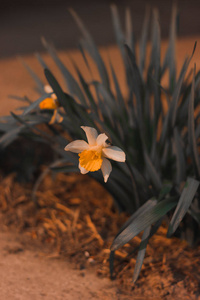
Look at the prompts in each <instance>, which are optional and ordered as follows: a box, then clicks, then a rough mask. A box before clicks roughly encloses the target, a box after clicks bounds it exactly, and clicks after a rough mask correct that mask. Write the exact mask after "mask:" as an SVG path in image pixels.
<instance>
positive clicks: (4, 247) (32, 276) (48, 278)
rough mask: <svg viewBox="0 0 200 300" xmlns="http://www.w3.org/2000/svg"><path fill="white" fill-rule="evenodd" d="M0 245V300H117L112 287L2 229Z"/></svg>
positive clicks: (89, 272)
mask: <svg viewBox="0 0 200 300" xmlns="http://www.w3.org/2000/svg"><path fill="white" fill-rule="evenodd" d="M0 241H1V243H0V268H1V282H0V295H1V299H2V300H25V299H27V300H35V299H37V300H43V299H47V300H55V299H56V300H64V299H66V300H75V299H77V300H79V299H83V297H84V299H119V298H118V291H117V290H118V289H117V288H116V287H115V284H114V283H112V282H109V281H108V280H107V279H105V278H101V279H100V278H98V277H96V276H95V274H94V272H91V271H87V272H84V271H78V270H76V269H74V268H73V266H72V265H70V264H69V261H68V260H66V259H65V260H64V259H57V258H48V257H47V254H45V253H44V252H43V249H42V248H39V247H38V246H37V245H36V244H35V247H34V246H33V244H32V241H31V242H30V240H29V239H27V237H25V236H21V235H19V234H16V233H13V232H12V233H11V232H10V231H7V230H6V229H5V227H4V230H3V231H2V229H1V232H0ZM121 299H122V298H121Z"/></svg>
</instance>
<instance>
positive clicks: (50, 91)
mask: <svg viewBox="0 0 200 300" xmlns="http://www.w3.org/2000/svg"><path fill="white" fill-rule="evenodd" d="M44 91H45V92H46V93H47V94H50V93H53V89H52V87H51V86H50V85H48V84H47V85H45V86H44Z"/></svg>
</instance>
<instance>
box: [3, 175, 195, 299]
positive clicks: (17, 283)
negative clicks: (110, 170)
mask: <svg viewBox="0 0 200 300" xmlns="http://www.w3.org/2000/svg"><path fill="white" fill-rule="evenodd" d="M31 191H32V188H31V186H30V184H22V183H17V182H16V180H15V177H14V176H13V175H9V176H7V177H5V178H1V183H0V194H1V197H0V209H1V218H0V224H1V231H0V240H1V243H0V266H1V276H2V277H1V283H0V292H1V296H2V299H5V300H11V299H12V300H15V299H16V300H17V299H20V300H25V299H39V300H40V299H48V300H51V299H52V300H53V299H55V300H57V299H58V300H61V299H63V300H70V299H77V300H78V299H82V298H84V299H116V300H118V299H119V300H120V299H122V300H125V299H131V298H132V297H133V296H134V299H149V300H153V299H154V300H155V299H166V300H170V299H185V300H187V299H188V300H189V299H200V288H199V287H200V273H199V268H200V254H199V253H200V252H199V251H200V246H198V247H196V248H194V249H192V248H191V247H189V246H188V245H187V243H186V242H183V241H180V240H179V239H176V238H173V239H167V238H166V237H165V236H166V232H167V230H166V228H165V227H162V228H160V230H159V231H158V233H157V234H156V235H155V236H154V237H152V238H151V240H150V242H149V245H148V247H147V251H146V257H145V260H144V265H143V268H142V271H141V274H140V278H139V280H138V281H137V283H136V284H134V285H133V284H132V282H131V278H132V274H133V270H134V266H135V258H136V254H134V255H132V256H131V257H127V255H128V253H130V252H131V250H132V249H133V247H135V246H137V245H138V244H139V242H140V237H137V238H135V239H134V240H133V242H131V243H129V244H127V245H126V246H125V247H123V248H122V249H119V250H118V251H116V258H115V272H114V276H115V280H114V281H111V280H110V279H109V252H110V251H109V248H110V245H111V243H112V241H113V238H114V236H115V234H116V232H117V230H118V228H119V227H120V225H121V224H123V223H124V221H125V220H126V218H127V216H126V215H123V214H122V215H120V216H119V215H118V213H117V212H116V211H115V209H114V208H113V205H112V199H111V198H110V196H109V195H108V194H107V193H106V192H105V191H104V189H103V188H102V187H101V186H100V185H99V184H97V183H96V182H95V181H94V180H91V179H90V178H88V177H87V176H81V175H62V174H60V175H59V176H58V177H57V178H56V179H55V178H54V179H53V181H52V179H51V177H50V176H46V178H45V179H44V181H43V182H42V183H41V185H40V187H39V190H38V191H37V193H36V195H37V201H38V205H39V206H38V207H37V208H36V207H35V204H34V203H33V201H32V200H31Z"/></svg>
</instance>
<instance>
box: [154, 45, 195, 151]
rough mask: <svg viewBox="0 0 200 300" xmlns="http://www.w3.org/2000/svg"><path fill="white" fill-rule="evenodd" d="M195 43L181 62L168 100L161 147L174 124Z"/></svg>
mask: <svg viewBox="0 0 200 300" xmlns="http://www.w3.org/2000/svg"><path fill="white" fill-rule="evenodd" d="M196 44H197V43H196V42H195V44H194V48H193V52H192V55H191V56H190V58H189V59H186V60H185V62H184V64H183V67H182V69H181V72H180V75H179V79H178V82H177V84H176V87H175V89H174V92H173V95H172V101H171V102H170V106H169V110H168V112H167V115H166V117H165V119H164V124H163V128H162V133H161V137H160V144H161V146H162V147H163V145H164V142H165V140H166V136H167V135H168V133H169V132H170V130H172V128H173V127H174V126H175V121H176V115H177V107H178V101H179V96H180V92H181V87H182V83H183V80H184V77H185V74H186V72H187V69H188V66H189V63H190V61H191V59H192V57H193V55H194V52H195V49H196Z"/></svg>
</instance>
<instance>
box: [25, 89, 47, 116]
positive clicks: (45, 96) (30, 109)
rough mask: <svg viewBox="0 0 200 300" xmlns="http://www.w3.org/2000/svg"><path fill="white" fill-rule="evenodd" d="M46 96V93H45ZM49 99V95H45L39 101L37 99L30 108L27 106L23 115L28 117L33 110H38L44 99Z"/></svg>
mask: <svg viewBox="0 0 200 300" xmlns="http://www.w3.org/2000/svg"><path fill="white" fill-rule="evenodd" d="M43 94H44V91H43ZM47 97H48V94H46V93H45V94H44V95H43V96H41V97H40V98H39V99H37V100H36V101H34V102H32V103H31V104H30V105H29V106H27V107H26V108H25V109H24V111H23V115H27V114H28V113H30V112H31V111H32V110H33V109H35V108H38V107H39V104H40V102H42V101H43V100H44V99H46V98H47Z"/></svg>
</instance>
